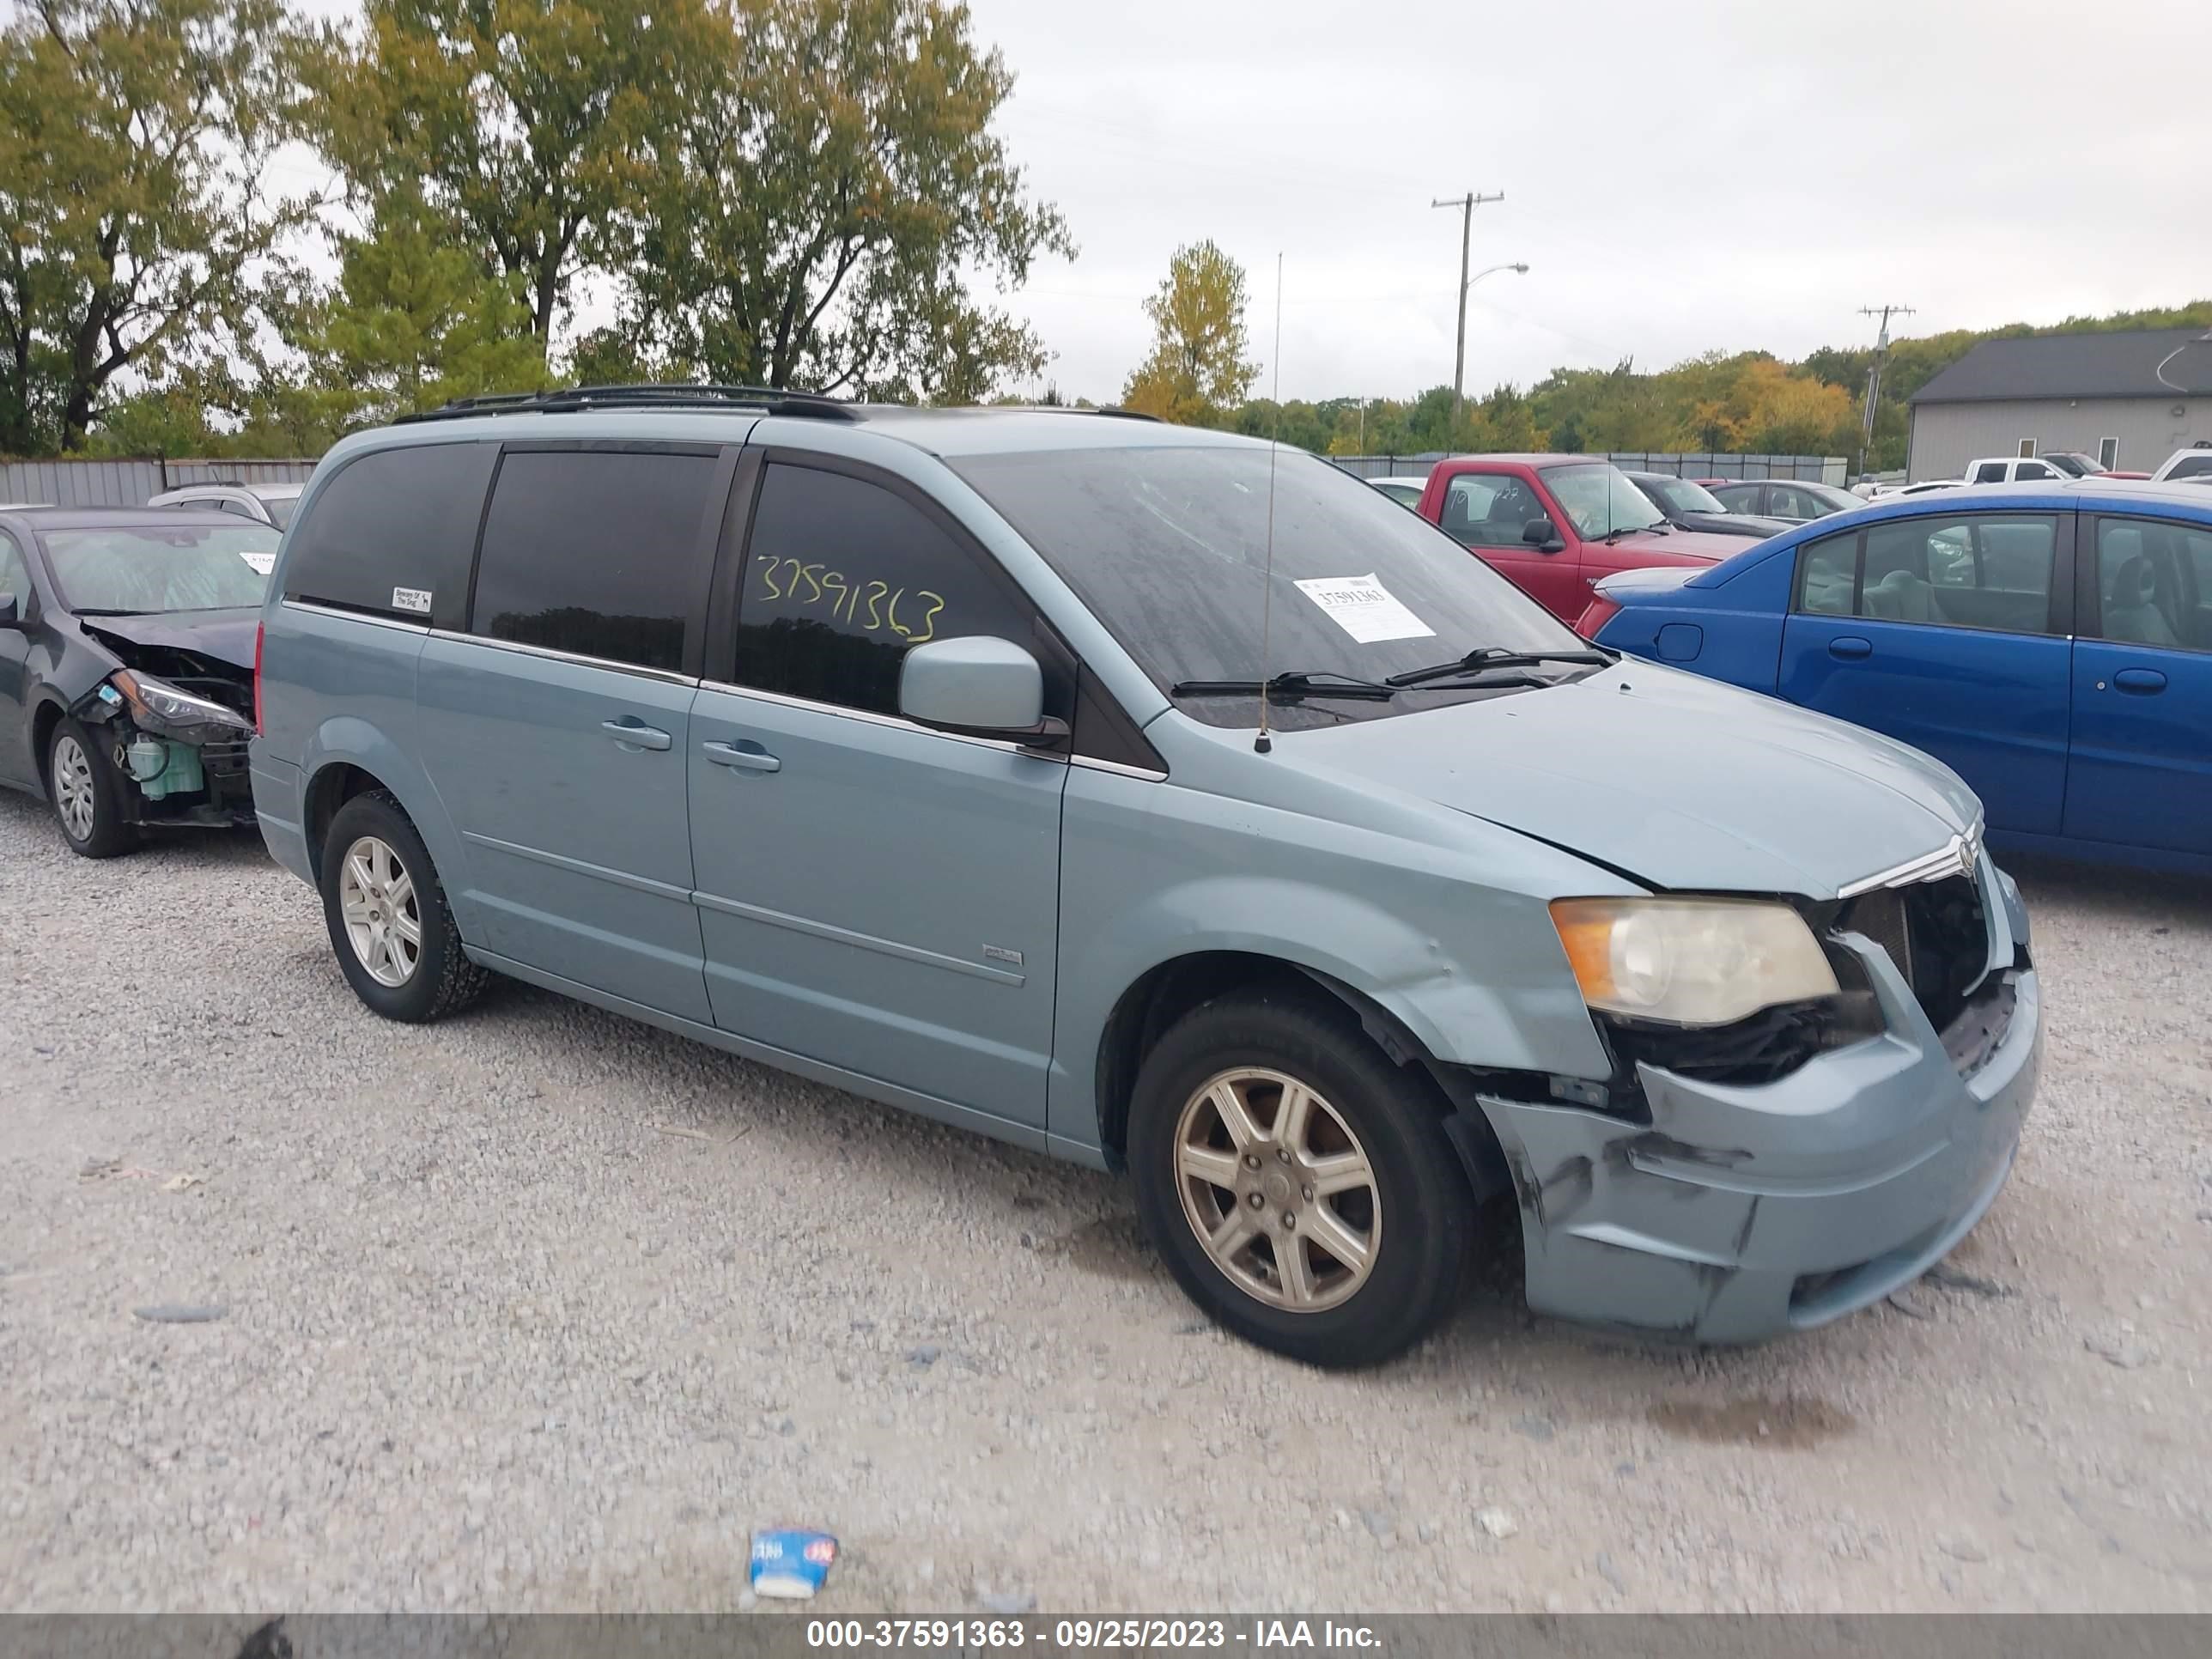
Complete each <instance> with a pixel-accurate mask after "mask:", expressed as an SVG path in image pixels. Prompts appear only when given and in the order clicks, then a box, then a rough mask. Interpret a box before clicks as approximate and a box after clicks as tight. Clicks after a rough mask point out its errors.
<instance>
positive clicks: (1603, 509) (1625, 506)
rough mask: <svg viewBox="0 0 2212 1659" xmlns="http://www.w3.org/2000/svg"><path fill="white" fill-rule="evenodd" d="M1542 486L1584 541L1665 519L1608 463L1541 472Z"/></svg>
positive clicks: (1647, 528) (1633, 485) (1563, 467)
mask: <svg viewBox="0 0 2212 1659" xmlns="http://www.w3.org/2000/svg"><path fill="white" fill-rule="evenodd" d="M1544 485H1545V487H1546V488H1547V489H1549V490H1550V491H1551V492H1552V498H1553V500H1554V501H1558V502H1559V510H1560V511H1561V512H1563V513H1565V514H1566V515H1567V517H1568V518H1569V519H1571V520H1573V522H1574V526H1575V533H1576V534H1577V535H1578V536H1581V537H1582V538H1584V539H1585V540H1589V539H1594V538H1597V537H1600V536H1610V535H1612V534H1613V532H1616V531H1621V530H1649V529H1650V528H1651V527H1652V526H1654V525H1661V524H1664V523H1666V522H1667V515H1666V514H1665V513H1662V512H1661V511H1660V510H1659V509H1658V508H1657V507H1654V506H1652V505H1651V503H1650V501H1647V500H1646V499H1645V498H1644V492H1643V491H1642V490H1640V489H1638V488H1637V487H1636V483H1635V481H1634V480H1633V479H1632V478H1631V477H1629V476H1628V475H1627V474H1626V472H1623V471H1621V470H1620V468H1619V467H1617V466H1615V465H1613V464H1612V463H1611V462H1610V461H1588V462H1577V464H1576V465H1572V466H1552V467H1547V468H1545V469H1544Z"/></svg>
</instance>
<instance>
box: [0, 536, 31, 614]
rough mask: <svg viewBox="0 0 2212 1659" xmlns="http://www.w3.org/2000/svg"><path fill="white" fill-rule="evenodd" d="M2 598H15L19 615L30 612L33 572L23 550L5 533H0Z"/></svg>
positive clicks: (0, 588)
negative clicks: (26, 562)
mask: <svg viewBox="0 0 2212 1659" xmlns="http://www.w3.org/2000/svg"><path fill="white" fill-rule="evenodd" d="M0 599H13V600H15V614H16V615H17V616H18V617H24V616H27V615H29V614H30V610H31V572H30V569H29V567H27V565H26V564H25V563H24V562H23V555H22V550H21V549H19V548H18V547H17V546H16V545H15V542H14V541H13V540H12V539H11V538H9V537H7V536H4V535H0Z"/></svg>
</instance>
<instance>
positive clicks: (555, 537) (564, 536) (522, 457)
mask: <svg viewBox="0 0 2212 1659" xmlns="http://www.w3.org/2000/svg"><path fill="white" fill-rule="evenodd" d="M718 471H719V466H718V464H717V460H716V458H715V457H714V456H713V455H711V454H699V455H671V454H662V453H651V452H641V451H635V450H575V449H554V450H510V451H508V452H507V455H506V457H505V459H503V460H502V461H501V464H500V469H499V482H498V483H497V484H496V485H495V487H494V488H493V490H492V497H491V509H490V511H489V513H486V514H485V515H484V526H483V551H482V553H481V554H479V555H478V556H477V579H476V597H475V601H474V604H473V605H472V607H471V611H470V617H471V623H470V627H471V631H472V632H474V633H477V634H480V635H483V636H484V637H486V638H488V639H495V640H511V641H514V642H515V643H516V644H519V645H535V646H542V647H545V648H546V649H548V650H551V651H566V652H569V653H573V654H574V655H577V656H580V657H597V658H600V659H604V660H605V661H608V662H618V663H626V664H630V665H635V666H637V667H640V668H655V669H662V670H665V671H667V672H669V673H682V672H684V662H685V647H686V645H687V643H689V642H690V638H691V637H692V636H693V635H695V634H696V631H697V630H699V629H702V628H703V613H704V610H705V605H706V592H707V585H708V576H709V574H710V566H711V562H712V561H711V555H710V553H709V552H708V549H709V547H710V545H711V543H710V541H709V539H708V530H709V525H708V498H709V496H710V495H711V494H712V492H713V489H714V480H715V477H716V474H717V472H718ZM725 493H726V492H725ZM719 505H720V504H719V503H716V506H717V507H719ZM714 523H715V524H716V525H719V523H720V513H719V511H718V512H716V513H715V514H714Z"/></svg>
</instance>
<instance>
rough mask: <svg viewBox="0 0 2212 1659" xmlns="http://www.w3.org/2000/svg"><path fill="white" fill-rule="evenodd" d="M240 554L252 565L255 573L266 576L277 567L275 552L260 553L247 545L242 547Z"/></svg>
mask: <svg viewBox="0 0 2212 1659" xmlns="http://www.w3.org/2000/svg"><path fill="white" fill-rule="evenodd" d="M238 556H239V557H240V558H241V559H243V560H245V561H246V563H248V564H250V565H252V567H253V568H254V571H255V574H258V575H263V576H265V575H267V574H269V573H270V571H272V570H274V569H275V568H276V555H275V554H274V553H258V552H256V551H255V550H253V549H252V548H250V547H247V548H240V550H239V554H238Z"/></svg>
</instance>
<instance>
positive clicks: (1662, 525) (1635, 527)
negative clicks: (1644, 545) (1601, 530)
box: [1598, 519, 1668, 547]
mask: <svg viewBox="0 0 2212 1659" xmlns="http://www.w3.org/2000/svg"><path fill="white" fill-rule="evenodd" d="M1647 530H1648V531H1650V532H1652V533H1653V534H1654V535H1658V536H1664V535H1666V534H1668V524H1667V521H1666V520H1664V519H1662V520H1660V521H1659V522H1658V523H1657V524H1625V525H1622V526H1620V528H1619V529H1617V530H1608V531H1607V532H1605V534H1604V535H1602V536H1601V537H1599V538H1598V540H1600V541H1601V542H1603V543H1604V544H1606V545H1607V547H1611V546H1612V545H1613V544H1614V543H1615V542H1617V541H1619V540H1620V538H1622V537H1623V536H1637V535H1641V534H1642V533H1643V532H1645V531H1647Z"/></svg>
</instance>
